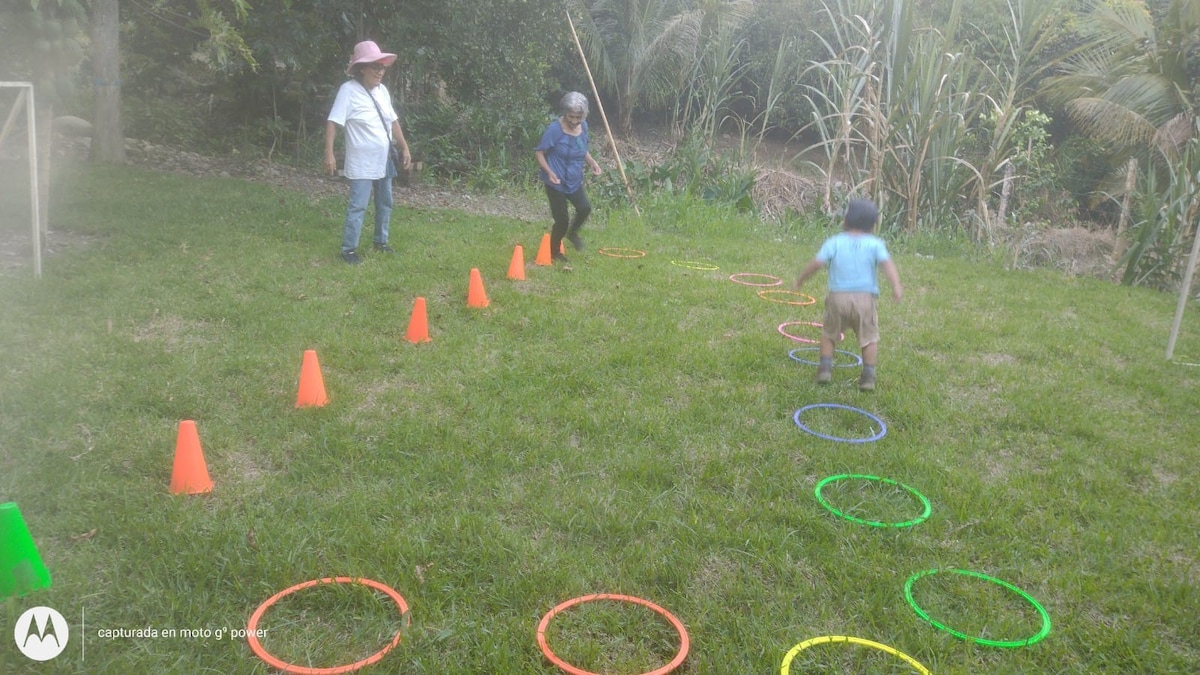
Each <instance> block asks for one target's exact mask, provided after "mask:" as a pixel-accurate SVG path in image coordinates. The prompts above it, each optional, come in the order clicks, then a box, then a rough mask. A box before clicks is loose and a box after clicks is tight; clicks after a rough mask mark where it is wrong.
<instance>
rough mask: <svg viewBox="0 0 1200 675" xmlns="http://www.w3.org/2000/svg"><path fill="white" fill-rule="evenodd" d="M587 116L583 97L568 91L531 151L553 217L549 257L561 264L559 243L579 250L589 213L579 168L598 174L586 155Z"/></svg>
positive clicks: (589, 209)
mask: <svg viewBox="0 0 1200 675" xmlns="http://www.w3.org/2000/svg"><path fill="white" fill-rule="evenodd" d="M587 115H588V100H587V97H586V96H584V95H583V94H580V93H579V92H577V91H573V92H570V93H569V94H567V95H566V96H564V97H563V98H562V102H561V103H560V104H559V117H558V119H556V120H554V121H553V122H551V123H550V125H549V126H547V127H546V131H545V133H543V134H542V140H541V142H539V143H538V144H537V148H535V149H534V155H536V156H537V161H538V165H539V166H540V167H541V171H540V172H539V173H538V177H539V178H541V181H542V183H543V184H545V186H546V198H547V199H549V201H550V215H551V216H552V217H553V218H554V227H553V228H552V229H551V230H550V252H551V256H552V257H553V258H554V259H555V260H558V261H559V262H563V263H565V262H567V257H566V256H565V255H563V254H562V253H561V252H560V249H561V246H562V240H563V239H564V238H566V239H567V240H568V241H570V242H571V245H572V246H574V247H575V250H577V251H578V250H580V249H582V248H583V240H582V239H580V238H579V228H581V227H583V223H584V221H585V220H587V217H588V215H589V214H590V213H591V212H592V205H591V204H590V203H589V202H588V198H587V193H586V192H584V190H583V165H584V164H585V163H586V164H587V165H588V167H590V168H591V170H592V174H593V175H596V176H599V175H600V165H599V164H598V163H597V162H596V160H595V159H594V158H593V157H592V154H591V153H590V152H588V127H587ZM568 202H570V203H571V204H572V205H574V206H575V218H574V219H570V217H569V216H570V214H569V212H568V209H567V203H568Z"/></svg>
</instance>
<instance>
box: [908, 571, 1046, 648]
mask: <svg viewBox="0 0 1200 675" xmlns="http://www.w3.org/2000/svg"><path fill="white" fill-rule="evenodd" d="M938 572H950V573H952V574H962V575H964V576H968V577H975V578H976V579H983V580H984V581H989V582H991V583H993V584H996V585H998V586H1002V587H1004V588H1007V589H1008V590H1010V591H1012V592H1013V593H1016V594H1017V595H1019V596H1021V597H1022V598H1024V599H1025V601H1026V602H1028V603H1029V604H1030V605H1033V608H1034V609H1036V610H1037V613H1038V614H1040V615H1041V617H1042V629H1041V630H1039V631H1038V632H1037V633H1036V634H1034V635H1033V636H1032V637H1028V638H1025V639H1024V640H989V639H987V638H981V637H976V636H974V635H967V634H966V633H963V632H961V631H957V630H954V629H953V628H950V627H949V626H947V625H946V624H944V623H940V622H938V621H937V620H935V619H933V618H931V617H930V616H929V614H928V613H927V612H926V611H925V610H923V609H921V608H920V606H918V605H917V602H916V601H915V600H913V596H912V587H913V584H914V583H916V581H917V580H918V579H920V578H921V577H927V576H932V575H934V574H937V573H938ZM904 599H905V600H907V601H908V604H909V605H911V606H912V608H913V610H914V611H915V612H916V613H917V616H919V617H921V618H922V619H924V620H925V621H928V622H929V623H930V624H932V625H933V627H934V628H937V629H939V630H944V631H946V632H947V633H949V634H951V635H953V636H954V637H956V638H959V639H960V640H966V641H968V642H975V643H978V644H981V645H986V646H988V647H1003V648H1006V649H1014V648H1017V647H1028V646H1029V645H1032V644H1034V643H1036V642H1040V641H1041V640H1042V639H1044V638H1045V637H1046V636H1047V635H1049V634H1050V615H1049V614H1048V613H1047V612H1046V608H1045V607H1042V606H1041V604H1039V603H1038V601H1037V600H1034V599H1033V596H1032V595H1030V594H1028V593H1026V592H1025V591H1023V590H1021V589H1019V588H1017V587H1016V586H1013V585H1012V584H1010V583H1008V582H1007V581H1004V580H1002V579H997V578H995V577H989V576H988V575H986V574H980V573H979V572H971V571H969V570H956V569H947V570H936V569H934V570H926V571H924V572H917V573H916V574H914V575H912V576H911V577H909V578H908V581H906V582H904Z"/></svg>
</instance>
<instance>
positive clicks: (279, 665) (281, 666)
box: [246, 577, 409, 675]
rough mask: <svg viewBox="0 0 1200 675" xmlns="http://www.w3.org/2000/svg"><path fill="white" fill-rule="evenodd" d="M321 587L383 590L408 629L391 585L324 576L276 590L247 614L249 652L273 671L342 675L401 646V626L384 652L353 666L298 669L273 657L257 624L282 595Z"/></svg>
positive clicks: (404, 612)
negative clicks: (393, 603)
mask: <svg viewBox="0 0 1200 675" xmlns="http://www.w3.org/2000/svg"><path fill="white" fill-rule="evenodd" d="M321 584H361V585H363V586H367V587H369V588H373V589H375V590H377V591H382V592H383V593H384V594H386V595H387V596H388V597H389V598H391V599H392V601H393V602H395V603H396V606H397V607H399V608H400V616H401V617H402V618H403V619H404V626H407V625H408V624H409V616H408V603H407V602H405V601H404V597H403V596H401V595H400V594H399V593H397V592H396V590H395V589H393V588H392V587H390V586H387V585H385V584H381V583H379V582H378V581H372V580H371V579H358V578H352V577H326V578H324V579H313V580H312V581H305V582H303V583H299V584H296V585H295V586H289V587H287V588H285V589H283V590H282V591H279V592H278V593H276V594H275V595H272V596H271V597H269V598H267V600H266V602H264V603H263V604H261V605H259V606H258V609H256V610H254V613H253V614H251V615H250V620H249V621H248V622H246V641H247V642H249V643H250V650H251V651H253V652H254V654H255V656H257V657H258V658H260V659H262V660H263V661H266V662H267V665H269V666H271V667H272V668H276V669H278V670H282V671H283V672H285V673H294V674H295V675H341V674H342V673H349V672H352V671H355V670H358V669H359V668H362V667H364V666H369V665H371V664H372V663H376V662H377V661H379V660H380V659H382V658H383V657H384V655H385V654H387V653H388V652H390V651H391V650H392V648H393V647H395V646H396V645H398V644H400V637H401V635H402V633H403V630H404V627H403V626H402V627H401V628H400V630H398V631H396V635H395V637H393V638H392V641H391V642H389V643H388V644H386V645H384V647H383V649H380V650H379V651H377V652H375V653H374V654H372V655H370V656H368V657H367V658H365V659H362V660H361V661H355V662H354V663H350V664H347V665H344V666H333V667H329V668H312V667H309V666H298V665H296V664H294V663H288V662H287V661H284V660H282V659H279V658H276V657H275V656H272V655H271V654H270V653H269V652H268V651H267V650H266V649H265V648H264V647H263V646H262V643H261V642H259V641H258V635H257V632H258V622H259V620H260V619H262V615H263V614H264V613H265V612H266V611H267V610H268V609H269V608H270V607H271V606H272V605H274V604H275V603H276V602H278V601H279V599H280V598H283V597H284V596H287V595H291V594H292V593H295V592H296V591H302V590H304V589H306V588H311V587H313V586H319V585H321Z"/></svg>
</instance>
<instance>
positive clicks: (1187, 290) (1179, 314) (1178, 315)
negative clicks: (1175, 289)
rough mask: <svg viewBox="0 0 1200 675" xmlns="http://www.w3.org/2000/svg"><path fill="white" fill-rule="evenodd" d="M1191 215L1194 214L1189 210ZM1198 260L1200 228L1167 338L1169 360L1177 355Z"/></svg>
mask: <svg viewBox="0 0 1200 675" xmlns="http://www.w3.org/2000/svg"><path fill="white" fill-rule="evenodd" d="M1188 211H1189V214H1190V213H1192V212H1193V210H1192V209H1188ZM1197 258H1200V227H1197V228H1196V232H1195V233H1194V234H1193V235H1192V254H1191V255H1190V256H1188V262H1187V271H1186V272H1184V274H1183V286H1182V287H1180V289H1179V303H1178V304H1177V305H1176V306H1175V321H1174V323H1172V324H1171V336H1170V337H1169V338H1167V360H1168V361H1170V360H1171V357H1172V356H1174V355H1175V338H1177V337H1179V326H1180V324H1182V323H1183V311H1184V309H1185V308H1186V307H1187V301H1188V295H1190V294H1191V290H1192V275H1193V274H1194V273H1195V272H1196V262H1197Z"/></svg>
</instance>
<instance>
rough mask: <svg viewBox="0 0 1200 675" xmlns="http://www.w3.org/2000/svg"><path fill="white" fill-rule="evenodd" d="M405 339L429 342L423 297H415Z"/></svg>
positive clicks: (414, 342)
mask: <svg viewBox="0 0 1200 675" xmlns="http://www.w3.org/2000/svg"><path fill="white" fill-rule="evenodd" d="M404 339H405V340H408V341H409V342H411V343H413V344H416V343H418V342H429V341H430V338H429V321H428V320H427V319H426V318H425V298H417V299H416V301H415V302H413V311H412V318H411V319H409V320H408V334H407V335H405V336H404Z"/></svg>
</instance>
